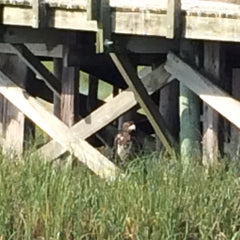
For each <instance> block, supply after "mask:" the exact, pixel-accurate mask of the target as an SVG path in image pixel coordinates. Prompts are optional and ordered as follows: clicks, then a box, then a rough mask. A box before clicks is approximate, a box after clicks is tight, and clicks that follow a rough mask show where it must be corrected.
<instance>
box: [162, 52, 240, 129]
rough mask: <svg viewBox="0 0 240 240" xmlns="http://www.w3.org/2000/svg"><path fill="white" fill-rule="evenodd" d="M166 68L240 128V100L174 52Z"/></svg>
mask: <svg viewBox="0 0 240 240" xmlns="http://www.w3.org/2000/svg"><path fill="white" fill-rule="evenodd" d="M165 69H166V71H167V72H169V73H170V74H171V75H172V76H173V77H175V78H177V79H178V80H179V81H181V82H182V83H184V84H185V85H186V86H187V87H188V88H190V89H191V90H192V91H194V92H195V93H196V94H197V95H198V96H199V97H200V98H201V99H202V100H203V101H204V102H206V103H207V104H208V105H209V106H211V107H212V108H213V109H215V110H216V111H217V112H219V113H220V114H221V115H222V116H224V117H225V118H226V119H228V120H229V121H230V122H231V123H233V124H234V125H235V126H236V127H238V128H240V102H239V101H237V100H236V99H234V98H233V97H231V96H230V95H229V94H227V93H226V92H225V91H223V90H221V89H220V88H219V87H217V86H216V85H214V84H213V83H212V82H211V81H209V80H208V79H207V78H206V77H204V76H203V75H202V74H201V73H200V72H198V71H197V70H196V69H194V68H193V67H191V66H189V65H188V64H187V63H185V62H184V61H183V60H181V59H180V58H179V57H178V56H176V55H175V54H173V53H169V54H168V55H167V61H166V63H165Z"/></svg>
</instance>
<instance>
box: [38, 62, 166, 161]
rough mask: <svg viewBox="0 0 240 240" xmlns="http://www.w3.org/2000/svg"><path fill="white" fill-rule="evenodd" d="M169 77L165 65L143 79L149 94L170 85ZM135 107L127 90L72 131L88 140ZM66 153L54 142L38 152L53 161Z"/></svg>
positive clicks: (83, 120)
mask: <svg viewBox="0 0 240 240" xmlns="http://www.w3.org/2000/svg"><path fill="white" fill-rule="evenodd" d="M169 77H170V74H169V73H167V72H166V71H165V70H164V68H163V65H160V66H159V67H158V68H156V69H155V70H154V71H152V72H151V73H150V74H148V75H147V76H145V77H144V78H143V79H142V82H143V84H144V86H145V88H146V90H147V91H148V93H153V92H155V91H156V90H158V89H160V88H161V87H163V86H164V85H166V84H168V82H169V81H170V79H169ZM119 103H121V104H119ZM135 105H137V101H136V99H135V96H134V94H133V92H132V91H131V90H130V89H127V90H125V91H123V92H121V93H119V94H118V95H117V96H116V97H114V98H112V99H111V100H109V101H108V102H107V103H105V104H104V105H103V106H101V107H100V108H98V109H96V110H95V111H93V112H92V113H91V114H89V115H88V116H87V117H86V118H84V119H82V120H81V121H79V122H78V123H77V124H75V125H74V126H73V127H72V130H73V132H75V133H76V134H77V135H78V136H79V137H81V138H83V139H86V138H88V137H90V136H91V135H93V134H94V133H96V132H97V131H99V130H100V129H102V128H103V127H104V126H106V125H108V124H109V123H111V122H112V121H114V120H115V119H116V118H118V117H119V116H121V115H122V114H123V113H125V112H127V111H128V110H130V109H131V108H132V107H134V106H135ZM66 151H67V149H66V148H64V147H62V146H61V145H60V144H58V143H57V142H55V141H53V140H52V141H51V142H49V143H48V144H46V145H45V146H43V147H42V148H40V149H39V150H38V151H37V152H38V154H39V155H43V156H45V158H47V159H49V160H52V159H56V158H57V157H59V156H61V155H62V154H63V153H64V152H66Z"/></svg>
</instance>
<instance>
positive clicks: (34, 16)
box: [0, 0, 240, 179]
mask: <svg viewBox="0 0 240 240" xmlns="http://www.w3.org/2000/svg"><path fill="white" fill-rule="evenodd" d="M0 16H1V18H0V55H1V56H0V93H1V95H0V135H1V140H2V148H3V151H4V152H6V153H7V152H8V151H12V150H13V149H14V151H16V152H17V153H21V152H22V151H23V149H24V146H25V142H26V141H27V140H26V139H27V138H28V137H29V135H32V136H34V124H35V125H37V126H38V127H40V128H41V129H42V130H43V131H44V132H45V133H46V134H47V135H49V137H50V138H51V139H52V140H51V141H49V142H48V143H47V144H46V145H44V146H41V147H40V148H39V149H38V150H37V153H38V154H40V155H41V156H42V157H44V158H46V159H48V160H52V159H56V158H58V157H60V156H62V155H63V154H64V153H65V152H68V153H70V154H72V155H74V156H75V157H76V158H77V159H78V160H79V161H81V162H82V163H84V164H85V165H86V166H87V167H88V168H90V169H91V170H92V171H93V172H95V173H96V174H97V175H99V176H101V177H103V178H107V179H109V178H111V177H114V176H116V174H117V173H118V172H119V169H118V168H117V167H116V166H115V165H114V163H113V162H112V161H111V160H110V159H109V158H108V157H106V156H104V155H103V154H101V153H100V152H99V151H98V150H97V149H96V148H95V145H96V139H98V141H99V139H100V142H101V143H102V144H105V145H111V141H112V139H113V137H114V134H115V133H116V131H117V127H116V125H113V124H112V123H113V122H114V121H115V120H116V119H118V118H119V117H123V118H124V119H126V118H129V117H130V116H133V115H131V112H130V110H131V111H132V112H133V111H136V109H138V108H142V109H143V110H144V112H145V115H144V116H143V115H141V114H139V113H136V112H135V117H136V116H137V118H140V119H142V120H148V123H147V122H146V124H149V123H150V124H151V128H150V129H151V130H150V133H149V132H148V133H146V134H152V133H154V135H155V136H156V138H157V139H159V140H160V145H161V146H163V147H164V148H165V149H166V151H167V152H168V153H169V154H173V155H175V152H176V151H178V150H179V151H180V153H181V156H182V159H183V160H184V161H186V162H187V163H188V162H189V161H194V159H198V160H200V159H202V163H203V164H204V165H206V166H212V165H215V164H217V161H218V159H219V157H220V156H221V155H223V154H228V155H230V156H231V157H232V158H234V159H236V160H237V159H238V156H239V146H240V137H239V136H240V135H239V130H238V129H239V128H240V102H239V98H240V93H239V92H240V84H239V82H240V76H239V73H240V71H239V68H240V61H239V59H240V58H239V57H240V45H239V43H240V1H239V0H229V1H228V0H219V1H213V0H212V1H210V0H208V1H207V0H182V1H180V0H161V1H159V0H136V1H135V0H131V1H129V0H128V1H127V0H121V1H120V0H46V1H39V0H32V1H25V0H0ZM44 60H49V61H52V62H53V66H54V67H53V72H50V71H49V70H48V69H47V68H46V67H45V66H44V65H43V63H42V62H43V61H44ZM138 66H142V68H141V69H142V70H141V73H140V72H139V71H138ZM143 66H145V68H143ZM149 69H150V71H149ZM80 71H81V72H86V73H88V74H89V93H88V95H83V94H82V93H80V92H79V73H80ZM145 72H146V73H145ZM80 77H81V76H80ZM99 79H101V80H103V81H105V82H107V83H109V84H111V85H112V86H113V93H112V97H111V98H108V99H103V100H99V99H98V80H99ZM151 95H154V96H151ZM156 98H157V100H156ZM43 102H44V104H43ZM46 102H48V104H46ZM49 104H50V105H51V106H53V107H51V109H49V108H47V107H46V106H47V105H49ZM127 112H128V116H127V117H126V113H127ZM129 113H130V114H129ZM124 114H125V117H124ZM144 129H146V125H145V126H144V127H143V128H142V130H144ZM140 130H141V127H140ZM94 136H95V138H96V139H95V140H94ZM91 139H92V140H91ZM109 139H110V140H109ZM109 141H110V144H109ZM157 145H159V144H157ZM178 146H179V147H178ZM110 147H111V146H110ZM238 161H239V159H238Z"/></svg>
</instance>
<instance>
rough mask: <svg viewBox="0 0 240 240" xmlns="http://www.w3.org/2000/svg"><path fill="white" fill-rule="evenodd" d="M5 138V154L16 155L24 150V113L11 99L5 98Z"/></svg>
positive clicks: (3, 145) (3, 146)
mask: <svg viewBox="0 0 240 240" xmlns="http://www.w3.org/2000/svg"><path fill="white" fill-rule="evenodd" d="M3 102H4V111H3V114H4V116H3V117H4V121H3V131H4V134H3V136H4V139H3V142H2V150H3V153H4V154H9V155H10V156H11V157H15V154H17V155H19V154H21V153H22V152H23V144H24V121H25V117H24V115H23V114H22V113H21V112H20V111H19V110H18V109H17V108H16V107H15V106H14V105H13V104H12V103H10V102H9V101H7V100H6V99H4V101H3Z"/></svg>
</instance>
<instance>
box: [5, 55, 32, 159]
mask: <svg viewBox="0 0 240 240" xmlns="http://www.w3.org/2000/svg"><path fill="white" fill-rule="evenodd" d="M0 70H1V71H3V72H4V73H5V74H6V75H7V76H9V78H11V79H13V80H14V81H15V82H17V83H18V84H19V85H20V86H22V87H23V88H25V89H26V88H27V87H28V86H27V85H28V82H31V83H32V80H33V79H32V77H35V76H34V75H33V74H31V75H29V71H30V70H29V69H28V68H27V66H26V65H25V64H24V63H22V62H21V61H20V60H19V59H18V57H17V56H14V55H7V54H1V57H0ZM1 101H2V102H1V105H2V118H1V119H2V136H3V138H4V140H3V143H2V144H3V152H4V153H11V156H14V155H15V154H17V155H19V154H21V153H22V152H23V148H24V142H25V141H26V140H27V139H26V137H27V135H28V136H29V134H26V133H27V131H26V130H27V128H28V127H30V126H28V124H25V117H24V115H23V113H22V112H20V111H19V110H18V109H17V108H16V107H15V106H14V105H13V104H11V103H10V102H9V101H8V100H7V99H5V98H3V97H1ZM29 125H30V124H29ZM29 132H30V131H28V133H29ZM12 154H13V155H12Z"/></svg>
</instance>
